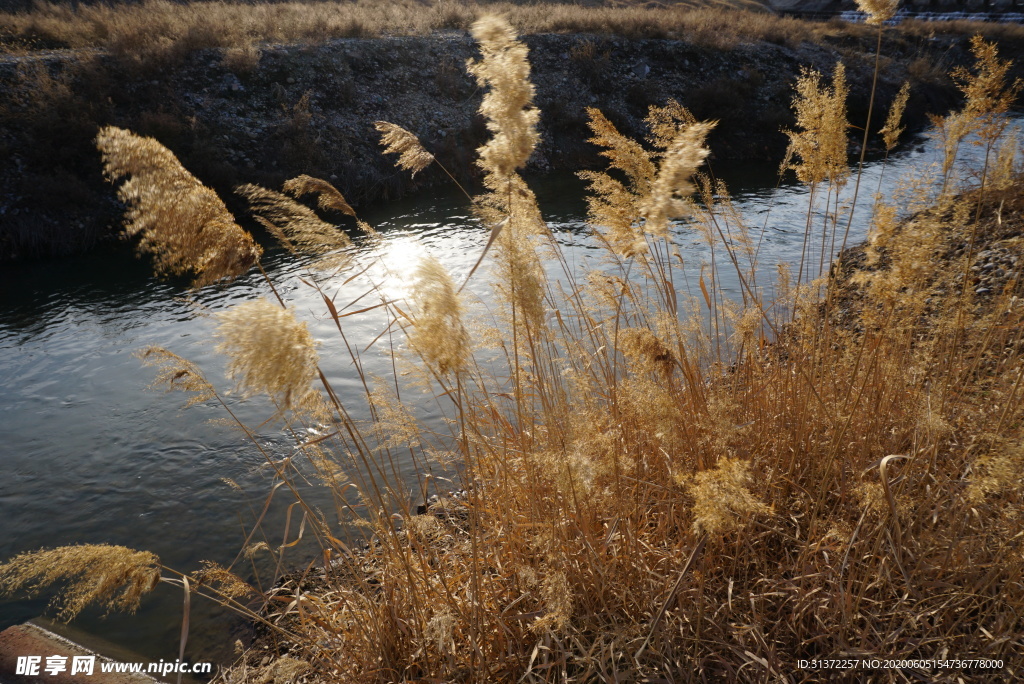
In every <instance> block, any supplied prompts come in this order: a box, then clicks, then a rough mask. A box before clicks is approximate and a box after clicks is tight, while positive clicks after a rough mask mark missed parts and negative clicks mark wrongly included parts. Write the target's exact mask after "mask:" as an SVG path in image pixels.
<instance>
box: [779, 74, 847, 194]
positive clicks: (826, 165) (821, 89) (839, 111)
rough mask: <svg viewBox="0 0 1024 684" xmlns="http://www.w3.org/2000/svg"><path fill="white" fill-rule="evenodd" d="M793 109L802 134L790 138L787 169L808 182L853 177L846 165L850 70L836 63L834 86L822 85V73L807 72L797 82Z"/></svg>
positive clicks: (789, 134) (789, 133)
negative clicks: (848, 71)
mask: <svg viewBox="0 0 1024 684" xmlns="http://www.w3.org/2000/svg"><path fill="white" fill-rule="evenodd" d="M796 90H797V94H796V97H795V98H794V99H793V109H794V110H795V112H796V123H797V126H798V127H799V129H800V130H799V131H786V135H788V136H789V151H787V153H786V158H787V160H794V159H795V160H796V161H789V162H788V163H787V164H786V166H785V167H784V169H783V170H785V168H790V169H793V170H794V171H796V176H797V178H799V179H800V180H801V181H803V182H805V183H820V182H822V181H825V180H829V181H832V182H841V181H842V180H844V179H845V178H846V177H847V176H848V175H849V172H850V171H849V167H848V166H847V163H846V159H847V156H846V147H847V139H846V128H847V125H848V124H847V122H846V97H847V94H848V93H849V90H848V88H847V85H846V67H845V66H843V64H842V62H840V63H838V64H836V68H835V72H834V74H833V76H832V85H831V86H826V85H823V84H822V82H821V74H820V73H819V72H817V71H809V70H807V69H804V70H803V71H802V72H801V75H800V77H799V78H798V79H797V82H796Z"/></svg>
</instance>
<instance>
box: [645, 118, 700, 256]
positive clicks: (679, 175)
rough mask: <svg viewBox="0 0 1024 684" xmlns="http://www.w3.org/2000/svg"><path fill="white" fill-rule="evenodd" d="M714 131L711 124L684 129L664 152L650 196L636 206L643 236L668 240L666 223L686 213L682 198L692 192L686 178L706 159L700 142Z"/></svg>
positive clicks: (688, 180)
mask: <svg viewBox="0 0 1024 684" xmlns="http://www.w3.org/2000/svg"><path fill="white" fill-rule="evenodd" d="M714 127H715V123H713V122H703V123H695V124H691V125H689V126H685V127H684V128H683V129H682V130H680V131H679V132H678V133H677V134H676V136H675V138H674V139H673V140H672V142H671V143H670V144H669V146H668V148H667V149H666V150H665V154H664V156H663V157H662V159H661V164H660V165H659V167H658V175H657V176H656V177H655V179H654V183H652V184H651V189H650V194H649V196H648V197H646V198H644V200H643V201H642V202H641V204H640V211H641V213H642V214H643V217H644V230H645V231H646V232H648V233H650V234H651V235H654V236H657V237H668V222H669V219H671V218H673V217H676V216H681V215H683V214H684V213H686V211H687V208H688V207H687V203H686V201H685V199H684V198H685V196H686V195H689V194H690V193H692V192H693V190H694V186H693V183H691V182H690V178H691V177H692V176H693V174H694V172H695V171H696V170H697V167H698V166H700V164H701V163H703V161H704V159H705V158H706V157H707V156H708V153H709V150H708V148H706V147H704V146H703V145H704V140H705V138H707V135H708V133H709V132H710V131H711V129H712V128H714Z"/></svg>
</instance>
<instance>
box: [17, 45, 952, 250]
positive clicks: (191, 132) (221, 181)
mask: <svg viewBox="0 0 1024 684" xmlns="http://www.w3.org/2000/svg"><path fill="white" fill-rule="evenodd" d="M524 40H525V41H526V43H527V44H528V46H529V48H530V60H531V63H532V65H533V80H534V83H535V84H536V88H537V94H536V98H535V101H536V103H537V105H538V106H539V107H540V109H541V110H542V112H543V116H542V120H541V129H542V131H541V132H542V136H543V143H542V145H541V146H540V148H539V149H538V151H537V153H536V154H535V155H534V157H533V159H532V160H531V162H530V163H531V167H532V168H533V170H539V171H544V170H549V169H556V168H573V169H576V168H584V167H588V166H594V165H596V164H598V163H600V162H599V158H598V157H597V156H596V151H597V150H596V148H594V147H592V146H590V145H589V144H588V143H587V142H586V139H587V138H588V137H589V131H588V129H587V126H586V121H587V114H586V108H587V107H598V108H600V109H601V110H602V111H604V112H605V114H606V115H607V116H608V117H609V119H610V120H611V121H612V122H613V123H615V125H616V126H618V127H619V128H620V130H622V131H623V132H624V133H627V134H629V135H632V136H635V137H637V138H642V137H643V136H644V135H645V130H644V128H643V124H642V120H643V117H644V116H645V115H646V113H647V110H648V107H649V106H650V105H652V104H664V103H665V102H666V101H667V100H668V99H669V98H676V99H677V100H679V101H680V102H681V103H682V104H684V105H685V106H687V107H689V108H690V109H691V110H693V112H694V113H695V114H696V115H697V116H698V117H701V118H712V119H718V120H720V122H721V123H720V124H719V126H718V128H717V129H716V130H715V132H714V134H713V135H712V137H711V139H710V145H711V148H712V150H713V154H714V155H716V156H717V157H718V158H734V159H746V158H764V159H771V160H775V161H777V160H779V159H781V157H782V153H783V150H784V148H785V145H786V138H785V136H784V135H783V134H782V133H781V132H780V128H782V127H785V126H790V125H792V113H791V110H790V102H791V100H792V84H793V81H794V79H795V78H796V77H797V75H798V74H799V73H800V69H801V67H804V66H807V67H811V68H816V69H819V70H821V71H823V72H830V71H831V69H832V68H833V66H834V64H835V63H836V61H837V60H839V59H842V60H843V61H844V62H845V63H846V64H847V69H848V78H849V79H850V81H851V86H852V87H851V97H850V101H849V104H850V116H851V120H852V121H858V120H859V121H863V120H864V115H865V113H866V109H867V101H868V92H869V87H870V81H871V70H872V67H873V55H872V50H873V47H874V46H873V45H869V44H862V43H861V41H859V40H855V39H853V38H849V39H836V40H835V41H834V43H835V44H833V45H814V44H810V43H804V44H802V45H800V46H786V45H776V44H772V43H758V44H748V45H740V46H738V47H736V48H734V49H732V50H712V49H709V48H706V47H700V46H696V45H693V44H690V43H687V42H685V41H680V40H659V39H647V40H626V39H621V38H615V37H611V36H587V35H578V34H577V35H535V36H527V37H525V39H524ZM967 47H968V46H967V39H966V38H960V37H944V38H941V39H932V40H931V41H926V42H925V43H919V44H916V45H909V44H907V45H903V46H900V45H896V46H895V48H894V47H893V46H892V45H889V46H887V52H888V54H889V57H888V58H886V59H884V60H883V74H882V81H881V84H880V90H879V104H880V106H881V107H882V108H883V109H882V112H884V108H885V107H886V106H887V105H888V103H889V101H890V100H891V98H892V97H893V95H894V94H895V92H896V90H897V89H898V87H899V84H900V83H901V82H902V81H903V80H905V79H909V80H911V82H912V83H913V85H914V86H915V91H914V92H915V94H914V98H913V100H912V101H911V105H910V107H909V112H910V113H911V116H912V118H914V119H916V122H917V123H921V122H922V121H923V120H924V113H925V112H929V111H931V112H940V111H944V110H945V109H946V108H947V107H948V106H949V105H950V104H951V103H952V102H953V96H954V91H953V90H952V88H951V86H950V84H949V82H948V81H947V80H945V79H944V77H942V73H943V72H944V71H945V70H946V69H947V68H948V67H949V66H950V65H951V64H956V63H967V61H968V57H969V53H968V49H967ZM894 53H895V54H896V56H895V57H894V56H893V55H894ZM474 56H476V52H475V46H474V44H473V42H472V40H471V38H470V37H469V36H468V35H466V34H465V33H464V32H455V31H452V32H446V33H439V34H436V35H433V36H429V37H394V38H374V39H358V38H347V39H340V40H335V41H332V42H330V43H327V44H324V45H318V46H295V45H289V46H284V45H281V46H263V47H262V48H260V49H259V50H258V51H256V50H251V51H240V50H228V51H221V50H204V51H199V52H194V53H191V54H187V55H183V56H180V57H178V58H176V59H175V60H174V61H173V63H172V62H157V63H142V62H133V61H132V60H130V59H125V57H124V56H121V57H119V58H115V57H113V56H109V55H106V54H105V53H103V52H100V51H92V52H85V51H83V52H78V53H72V52H61V51H52V52H42V53H31V54H28V55H25V56H6V57H0V159H3V160H5V163H4V164H3V165H2V166H0V260H3V259H12V258H25V257H32V256H40V255H51V254H60V253H68V252H72V251H78V250H82V249H85V248H88V247H89V246H92V245H94V244H96V243H97V242H99V241H102V240H104V239H109V238H111V237H112V236H113V235H114V234H115V233H116V228H117V224H118V221H119V211H120V210H119V207H118V206H117V204H116V202H115V200H114V193H113V190H112V188H111V187H110V186H109V185H107V184H106V183H104V181H103V179H102V177H101V174H100V160H99V154H98V153H97V152H96V150H95V147H94V146H93V142H92V141H93V138H94V136H95V134H96V131H97V129H98V128H99V127H100V126H102V125H107V124H113V125H117V126H122V127H126V128H130V129H132V130H134V131H136V132H138V133H141V134H144V135H149V136H153V137H155V138H156V139H158V140H159V141H160V142H161V143H163V144H164V145H166V146H167V147H169V148H170V149H171V150H173V151H174V152H175V153H176V154H177V155H178V156H179V158H180V159H181V161H182V162H183V163H184V165H185V166H186V167H187V168H188V169H190V170H191V171H192V172H193V173H194V174H195V175H196V176H197V177H198V178H200V180H202V181H203V182H204V183H206V184H208V185H210V186H212V187H213V188H214V189H216V190H217V191H218V192H219V193H220V194H221V196H222V197H225V199H226V200H227V201H228V204H229V207H231V208H232V209H233V210H236V211H241V209H242V208H241V205H240V204H239V203H238V202H236V201H233V200H232V199H231V192H232V188H233V187H235V186H236V185H237V184H240V183H259V184H263V185H266V186H269V187H278V186H279V185H280V183H281V182H282V181H283V180H285V179H287V178H290V177H293V176H295V175H298V174H300V173H308V174H310V175H314V176H320V177H323V178H328V179H330V180H331V181H332V182H334V183H335V185H336V186H337V187H338V188H339V189H340V190H341V191H342V192H343V193H345V194H346V195H347V196H348V197H349V199H350V201H351V202H352V203H353V204H355V205H356V206H357V208H358V206H359V205H360V204H363V205H365V204H366V203H367V202H372V201H382V200H386V199H388V198H390V197H394V196H396V195H398V194H400V193H405V192H408V191H410V190H415V189H417V188H421V187H425V186H427V185H430V184H433V183H437V182H440V181H441V180H442V178H443V176H442V173H441V172H440V171H439V170H436V169H428V170H427V171H426V172H424V173H422V174H420V175H418V176H417V177H416V178H415V179H414V180H411V179H409V178H408V176H407V174H404V173H401V172H398V171H396V170H395V169H394V168H393V166H392V164H391V160H390V159H387V158H384V157H383V156H382V155H381V153H380V148H379V145H378V136H377V134H376V132H375V131H374V130H373V127H372V126H373V122H374V121H377V120H381V119H383V120H387V121H391V122H393V123H396V124H398V125H400V126H403V127H405V128H407V129H409V130H411V131H413V132H414V133H416V134H417V135H418V136H420V139H421V140H422V142H423V144H424V145H425V146H426V147H427V149H429V150H431V151H433V152H434V153H435V154H436V155H437V157H438V159H439V160H440V161H441V162H442V163H443V164H444V165H445V166H446V167H448V168H449V169H451V170H452V171H453V173H455V174H456V175H457V176H461V177H462V178H463V179H465V180H467V181H468V182H469V183H470V184H471V185H472V184H473V176H474V173H475V168H474V165H473V159H474V150H475V148H476V147H477V146H478V145H479V144H480V143H481V142H482V141H483V140H484V139H485V138H486V136H487V131H486V130H485V127H484V125H483V120H482V119H481V118H480V117H479V116H478V115H477V114H476V109H477V107H478V105H479V102H480V97H481V92H480V90H479V89H478V88H477V86H476V83H475V82H474V81H473V80H472V79H471V77H470V76H469V75H467V73H466V70H465V63H466V60H467V59H470V58H473V57H474ZM935 64H940V66H941V68H934V67H933V66H932V65H935ZM876 121H878V122H880V121H881V115H876ZM878 125H880V123H879V124H878ZM854 133H856V132H854ZM857 137H859V134H857Z"/></svg>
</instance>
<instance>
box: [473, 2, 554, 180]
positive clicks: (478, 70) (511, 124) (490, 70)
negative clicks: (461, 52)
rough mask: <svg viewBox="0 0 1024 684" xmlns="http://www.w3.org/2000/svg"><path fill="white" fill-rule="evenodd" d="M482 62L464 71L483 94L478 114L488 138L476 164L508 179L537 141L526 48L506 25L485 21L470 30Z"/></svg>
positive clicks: (537, 116) (537, 117) (501, 21)
mask: <svg viewBox="0 0 1024 684" xmlns="http://www.w3.org/2000/svg"><path fill="white" fill-rule="evenodd" d="M471 32H472V34H473V37H474V38H475V39H476V40H477V42H478V43H479V45H480V52H481V54H482V59H480V61H473V60H470V61H469V62H468V63H467V65H466V68H467V69H468V71H469V73H470V74H472V75H473V76H475V77H476V81H477V84H478V85H479V86H480V87H481V88H486V89H487V92H486V94H485V95H484V98H483V102H482V103H481V104H480V114H482V115H483V116H484V117H485V118H486V119H487V129H488V130H489V131H491V133H492V134H493V137H492V138H491V140H490V141H488V142H487V143H485V144H484V145H483V146H482V147H481V148H480V149H479V150H478V153H479V156H480V158H479V160H478V161H477V164H479V165H480V167H481V168H483V169H484V171H486V172H487V173H490V174H495V175H497V176H499V177H502V178H504V177H508V176H511V175H512V173H513V172H514V171H515V170H516V169H518V168H520V167H522V166H524V165H525V164H526V161H527V160H528V159H529V158H530V155H531V154H533V149H534V147H536V146H537V142H538V141H539V140H540V136H539V135H538V133H537V122H538V121H539V120H540V110H538V109H537V108H536V107H534V106H533V95H534V88H533V84H532V83H531V82H530V63H529V61H528V60H527V59H526V55H527V49H526V46H525V45H524V44H523V43H521V42H519V41H518V40H516V34H515V31H514V30H513V29H512V27H511V26H510V25H509V24H508V22H507V21H505V20H504V19H501V18H499V17H495V16H485V17H482V18H481V19H479V20H478V21H477V22H476V23H474V24H473V28H472V31H471Z"/></svg>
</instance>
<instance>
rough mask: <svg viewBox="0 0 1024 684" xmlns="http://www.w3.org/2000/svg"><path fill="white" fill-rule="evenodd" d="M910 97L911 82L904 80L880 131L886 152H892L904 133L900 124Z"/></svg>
mask: <svg viewBox="0 0 1024 684" xmlns="http://www.w3.org/2000/svg"><path fill="white" fill-rule="evenodd" d="M909 98H910V83H907V82H904V83H903V86H902V87H900V91H899V92H898V93H896V97H895V98H894V99H893V101H892V105H890V106H889V115H888V116H886V118H885V125H884V126H882V129H881V130H880V131H878V132H879V133H881V135H882V140H883V142H884V143H885V151H886V153H888V152H892V151H893V149H894V148H895V147H896V142H897V141H898V140H899V138H900V136H901V135H902V134H903V130H904V127H903V126H901V125H900V122H901V121H902V120H903V110H905V109H906V108H907V100H908V99H909Z"/></svg>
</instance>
